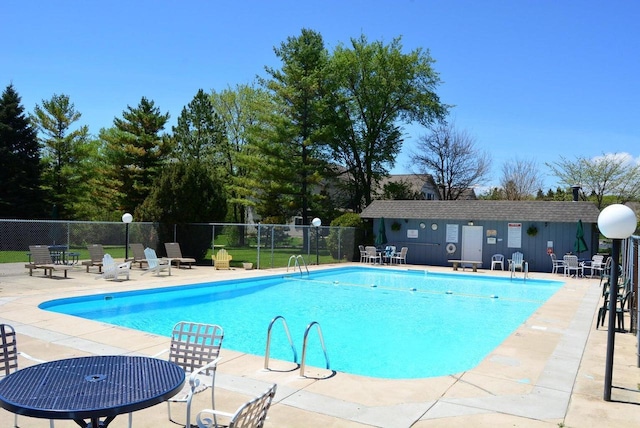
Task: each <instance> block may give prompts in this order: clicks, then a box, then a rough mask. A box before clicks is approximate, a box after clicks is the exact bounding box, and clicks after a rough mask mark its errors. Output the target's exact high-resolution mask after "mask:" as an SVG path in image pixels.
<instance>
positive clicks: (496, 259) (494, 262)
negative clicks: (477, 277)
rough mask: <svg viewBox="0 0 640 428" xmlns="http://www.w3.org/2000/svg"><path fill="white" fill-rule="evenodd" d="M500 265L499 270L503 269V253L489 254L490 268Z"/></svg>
mask: <svg viewBox="0 0 640 428" xmlns="http://www.w3.org/2000/svg"><path fill="white" fill-rule="evenodd" d="M497 267H500V270H504V255H503V254H494V255H493V256H491V270H494V269H496V268H497Z"/></svg>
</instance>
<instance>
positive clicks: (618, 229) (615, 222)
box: [598, 204, 638, 239]
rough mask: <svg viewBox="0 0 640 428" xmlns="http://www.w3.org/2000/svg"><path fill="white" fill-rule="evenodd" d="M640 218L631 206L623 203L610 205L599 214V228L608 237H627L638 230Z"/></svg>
mask: <svg viewBox="0 0 640 428" xmlns="http://www.w3.org/2000/svg"><path fill="white" fill-rule="evenodd" d="M637 222H638V220H637V218H636V214H635V213H634V212H633V210H632V209H631V208H629V207H628V206H626V205H622V204H613V205H609V206H608V207H606V208H605V209H603V210H602V211H601V212H600V215H599V216H598V228H599V229H600V232H602V234H603V235H604V236H606V237H607V238H611V239H626V238H628V237H629V236H631V235H632V234H633V232H634V231H635V230H636V224H637Z"/></svg>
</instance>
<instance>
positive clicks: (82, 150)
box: [31, 94, 97, 220]
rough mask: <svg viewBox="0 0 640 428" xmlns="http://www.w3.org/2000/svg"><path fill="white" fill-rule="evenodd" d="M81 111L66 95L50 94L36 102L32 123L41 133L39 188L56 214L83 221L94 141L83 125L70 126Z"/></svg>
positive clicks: (87, 206)
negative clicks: (45, 98)
mask: <svg viewBox="0 0 640 428" xmlns="http://www.w3.org/2000/svg"><path fill="white" fill-rule="evenodd" d="M81 116H82V114H81V113H80V112H79V111H77V110H76V109H75V105H74V104H73V103H72V102H71V101H70V100H69V96H68V95H64V94H62V95H57V94H54V95H53V97H51V99H50V100H43V101H42V106H40V105H36V107H35V109H34V114H33V115H32V116H31V119H32V122H33V123H34V124H35V125H36V126H37V127H38V130H39V132H40V133H41V137H40V143H41V148H42V167H43V171H42V187H43V189H44V190H45V194H46V195H47V196H46V200H47V202H48V203H49V205H51V206H55V207H56V210H57V216H58V217H59V218H64V219H83V220H86V219H87V218H88V217H87V216H88V215H90V214H89V213H90V212H92V209H91V199H88V195H89V194H90V190H91V187H90V186H91V184H90V181H91V178H92V177H94V176H95V171H94V164H95V158H96V150H97V147H96V142H93V141H91V140H90V138H89V128H88V127H87V126H86V125H83V126H80V127H78V128H76V129H72V126H73V125H74V124H75V123H76V122H77V121H78V120H80V117H81Z"/></svg>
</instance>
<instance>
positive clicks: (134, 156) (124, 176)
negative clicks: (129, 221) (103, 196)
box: [100, 97, 170, 213]
mask: <svg viewBox="0 0 640 428" xmlns="http://www.w3.org/2000/svg"><path fill="white" fill-rule="evenodd" d="M168 120H169V113H165V114H162V113H160V109H159V108H158V107H155V106H154V102H153V101H150V100H148V99H147V98H145V97H142V99H141V101H140V104H138V106H137V107H135V108H134V107H131V106H127V110H125V111H124V112H123V113H122V119H120V118H115V119H114V121H113V124H114V127H112V128H109V129H102V130H100V140H101V141H102V143H103V145H104V154H105V159H106V161H107V164H108V165H109V166H110V171H108V174H109V178H110V180H111V183H110V185H111V186H112V187H113V189H112V190H113V191H115V192H114V193H116V194H117V198H118V199H119V204H118V205H119V207H118V208H119V209H121V210H122V211H123V212H130V213H135V210H136V208H137V207H139V206H140V205H141V204H142V202H144V200H145V198H146V197H147V195H148V194H149V193H150V192H151V190H152V185H153V182H154V180H155V179H156V177H157V175H158V174H159V172H160V167H161V165H162V162H163V161H164V160H165V158H166V157H167V154H168V153H169V151H170V147H169V144H168V138H167V137H166V136H164V135H159V133H160V131H162V130H164V127H165V125H166V123H167V121H168Z"/></svg>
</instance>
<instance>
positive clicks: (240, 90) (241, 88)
mask: <svg viewBox="0 0 640 428" xmlns="http://www.w3.org/2000/svg"><path fill="white" fill-rule="evenodd" d="M211 102H212V104H213V109H214V110H215V111H216V113H217V114H218V116H219V117H220V120H221V121H222V123H223V126H224V129H225V131H226V146H225V149H224V161H223V167H224V169H225V171H226V177H225V189H226V193H227V195H228V202H229V204H230V217H229V218H230V220H231V221H233V222H234V223H246V221H247V210H248V208H249V207H251V206H255V200H256V197H255V196H256V195H255V189H256V188H258V187H259V185H258V181H257V180H255V179H254V178H255V174H251V171H253V170H257V169H259V168H260V166H261V164H262V162H261V159H262V158H261V157H258V156H257V153H256V150H254V149H253V146H252V145H251V141H252V140H254V138H253V137H252V133H255V135H261V134H262V130H263V129H264V126H263V122H261V118H263V117H264V116H265V112H266V111H268V110H269V108H270V107H271V105H272V104H271V99H270V98H269V96H268V94H267V93H266V92H265V91H264V90H262V89H260V88H256V87H254V86H251V85H238V86H236V87H235V88H233V89H231V88H229V89H225V90H223V91H220V92H215V91H214V92H212V94H211ZM241 236H242V237H244V234H241Z"/></svg>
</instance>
